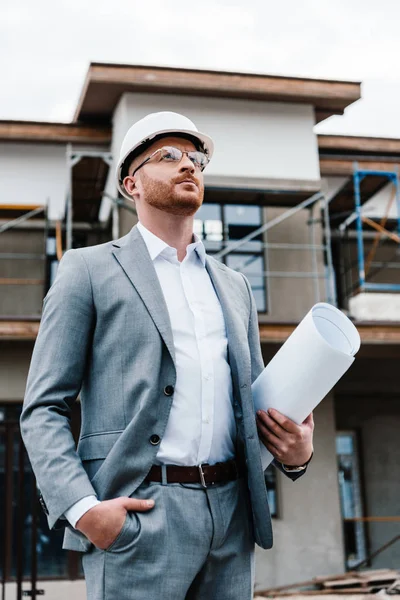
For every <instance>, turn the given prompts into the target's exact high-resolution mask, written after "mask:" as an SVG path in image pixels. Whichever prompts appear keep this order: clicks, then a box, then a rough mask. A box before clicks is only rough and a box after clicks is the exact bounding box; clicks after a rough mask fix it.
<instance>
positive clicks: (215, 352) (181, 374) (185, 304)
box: [65, 222, 236, 526]
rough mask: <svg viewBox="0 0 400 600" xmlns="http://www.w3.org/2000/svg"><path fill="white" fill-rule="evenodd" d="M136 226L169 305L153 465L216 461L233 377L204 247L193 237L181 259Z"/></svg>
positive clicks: (91, 499) (228, 420)
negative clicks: (161, 413) (160, 429)
mask: <svg viewBox="0 0 400 600" xmlns="http://www.w3.org/2000/svg"><path fill="white" fill-rule="evenodd" d="M137 227H138V229H139V232H140V233H141V235H142V237H143V239H144V241H145V243H146V246H147V249H148V251H149V254H150V257H151V259H152V261H153V265H154V268H155V270H156V273H157V276H158V280H159V282H160V286H161V289H162V292H163V295H164V298H165V302H166V305H167V309H168V313H169V317H170V322H171V328H172V334H173V341H174V348H175V362H176V384H175V391H174V396H173V401H172V406H171V412H170V415H169V419H168V423H167V426H166V429H165V433H164V436H163V439H162V441H161V444H160V447H159V449H158V452H157V456H156V461H155V463H156V464H174V465H183V466H191V465H199V464H202V463H205V462H206V463H210V464H214V463H216V462H219V461H226V460H229V459H231V458H233V457H234V454H235V436H236V424H235V418H234V414H233V407H232V377H231V370H230V366H229V363H228V340H227V336H226V330H225V321H224V316H223V312H222V309H221V305H220V303H219V300H218V297H217V295H216V292H215V290H214V286H213V284H212V281H211V279H210V277H209V275H208V272H207V270H206V268H205V264H206V251H205V248H204V244H203V242H202V241H201V239H200V238H199V237H198V236H197V235H196V234H193V236H194V240H195V241H194V242H192V243H191V244H189V245H188V246H187V248H186V256H185V257H184V259H183V260H182V262H179V260H178V257H177V250H176V248H172V247H171V246H169V245H168V244H167V243H166V242H164V241H163V240H161V239H160V238H159V237H157V236H156V235H154V234H153V233H152V232H151V231H149V230H148V229H147V228H146V227H144V225H143V224H142V223H140V222H139V223H138V224H137ZM98 502H99V501H98V500H97V499H96V497H95V496H87V497H85V498H82V499H81V500H79V501H78V502H77V503H75V504H74V505H73V506H72V507H71V508H69V509H68V510H67V511H66V513H65V516H66V518H67V519H68V520H69V521H70V523H71V524H72V525H73V526H75V523H76V522H77V521H78V519H79V518H80V517H81V516H82V515H83V514H84V513H85V512H86V511H88V510H89V508H92V506H94V505H95V504H97V503H98Z"/></svg>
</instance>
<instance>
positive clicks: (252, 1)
mask: <svg viewBox="0 0 400 600" xmlns="http://www.w3.org/2000/svg"><path fill="white" fill-rule="evenodd" d="M399 23H400V1H398V0H379V1H372V0H286V1H285V0H279V2H278V1H277V0H168V1H165V0H140V1H138V0H108V1H107V2H106V1H103V0H96V1H95V0H52V1H50V0H35V1H34V2H33V1H32V0H29V1H28V0H0V75H1V80H0V81H1V83H0V119H22V120H24V119H26V120H40V121H42V120H43V121H63V122H68V121H70V120H71V119H72V115H73V112H74V109H75V107H76V104H77V101H78V97H79V94H80V92H81V89H82V85H83V81H84V78H85V75H86V71H87V69H88V66H89V63H90V62H91V61H92V62H116V63H126V64H148V65H165V66H175V67H193V68H200V69H201V68H205V69H217V70H228V71H243V72H253V73H266V74H277V75H289V76H290V75H292V76H304V77H317V78H326V79H344V80H354V81H362V82H363V85H362V96H363V99H362V100H360V101H358V102H357V103H355V104H354V105H353V106H351V107H350V108H348V109H347V110H346V113H345V115H344V116H341V117H331V118H330V119H328V120H326V121H324V122H323V123H322V124H320V125H318V126H317V127H316V131H318V132H320V133H344V134H349V135H372V136H384V137H399V138H400V113H399V97H400V69H399V57H400V32H399Z"/></svg>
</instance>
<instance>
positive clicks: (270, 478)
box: [265, 464, 278, 517]
mask: <svg viewBox="0 0 400 600" xmlns="http://www.w3.org/2000/svg"><path fill="white" fill-rule="evenodd" d="M265 484H266V486H267V493H268V504H269V510H270V513H271V517H277V516H278V502H277V486H276V468H275V467H274V466H273V465H272V464H271V465H269V467H268V469H267V470H266V471H265Z"/></svg>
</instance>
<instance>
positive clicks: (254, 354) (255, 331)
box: [241, 273, 307, 481]
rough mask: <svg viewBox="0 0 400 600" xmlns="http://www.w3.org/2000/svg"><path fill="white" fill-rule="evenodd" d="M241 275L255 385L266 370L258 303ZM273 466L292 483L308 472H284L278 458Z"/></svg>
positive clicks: (245, 279) (273, 462)
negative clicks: (246, 308) (245, 300)
mask: <svg viewBox="0 0 400 600" xmlns="http://www.w3.org/2000/svg"><path fill="white" fill-rule="evenodd" d="M241 275H242V277H243V279H244V281H245V283H246V286H247V291H248V293H249V297H250V318H249V330H248V341H249V347H250V354H251V383H254V381H255V380H256V379H257V377H258V376H259V375H260V373H261V372H262V371H263V370H264V359H263V356H262V352H261V342H260V330H259V327H258V312H257V305H256V301H255V299H254V295H253V292H252V289H251V285H250V283H249V280H248V279H247V277H246V276H245V275H243V273H241ZM272 464H273V465H274V467H276V468H277V469H278V470H279V471H281V473H283V474H284V475H286V477H288V478H289V479H291V480H292V481H296V479H299V477H301V476H302V475H304V473H305V472H306V470H307V468H306V469H305V470H304V471H300V472H298V473H288V472H287V471H285V470H284V468H283V467H282V464H281V463H280V462H279V461H278V460H276V458H274V460H273V461H272Z"/></svg>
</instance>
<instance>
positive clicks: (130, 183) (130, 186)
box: [122, 175, 136, 197]
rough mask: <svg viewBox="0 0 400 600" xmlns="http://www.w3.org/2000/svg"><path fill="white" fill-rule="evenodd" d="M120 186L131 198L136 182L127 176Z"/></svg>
mask: <svg viewBox="0 0 400 600" xmlns="http://www.w3.org/2000/svg"><path fill="white" fill-rule="evenodd" d="M122 185H123V186H124V188H125V190H126V191H127V193H128V194H129V195H130V196H132V197H133V195H134V194H135V192H136V181H135V178H134V177H131V176H130V175H127V176H126V177H125V178H124V180H123V181H122Z"/></svg>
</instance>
